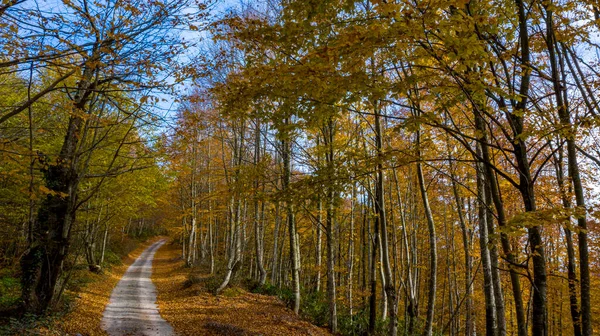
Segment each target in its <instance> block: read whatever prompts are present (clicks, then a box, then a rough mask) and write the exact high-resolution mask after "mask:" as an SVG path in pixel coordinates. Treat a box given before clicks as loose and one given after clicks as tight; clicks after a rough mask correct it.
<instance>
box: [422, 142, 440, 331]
mask: <svg viewBox="0 0 600 336" xmlns="http://www.w3.org/2000/svg"><path fill="white" fill-rule="evenodd" d="M420 145H421V134H420V131H417V151H418V153H417V155H418V159H419V161H417V177H418V179H419V189H420V190H421V198H422V200H423V208H424V210H425V217H426V218H427V228H428V230H429V272H430V276H429V286H428V291H429V296H428V299H427V319H426V322H425V331H424V335H426V336H432V335H433V316H434V311H435V296H436V290H437V288H436V279H437V242H436V234H435V222H434V220H433V214H432V212H431V208H430V206H429V197H428V196H427V189H426V187H425V177H424V176H423V167H422V166H421V149H420Z"/></svg>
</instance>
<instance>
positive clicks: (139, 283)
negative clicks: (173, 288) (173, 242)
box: [102, 240, 175, 336]
mask: <svg viewBox="0 0 600 336" xmlns="http://www.w3.org/2000/svg"><path fill="white" fill-rule="evenodd" d="M164 243H165V240H160V241H158V242H156V243H154V244H152V245H151V246H150V247H148V248H147V249H146V250H145V251H144V252H143V253H142V254H141V255H140V256H139V258H137V259H136V260H135V262H134V263H133V264H132V265H131V266H129V268H128V269H127V272H125V275H123V278H121V280H120V281H119V283H118V284H117V286H116V287H115V289H114V290H113V291H112V294H111V295H110V302H109V303H108V305H106V308H105V309H104V316H103V318H102V329H103V330H105V331H106V332H107V333H108V334H109V335H110V336H121V335H144V336H155V335H156V336H169V335H174V334H175V333H174V332H173V328H172V327H171V325H169V323H167V321H165V320H164V319H163V318H162V317H161V316H160V314H159V312H158V306H157V305H156V287H155V286H154V284H153V283H152V280H151V278H150V276H151V275H152V259H154V253H155V252H156V250H158V249H159V248H160V247H161V246H162V245H163V244H164Z"/></svg>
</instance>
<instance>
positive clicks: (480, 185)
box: [476, 163, 498, 336]
mask: <svg viewBox="0 0 600 336" xmlns="http://www.w3.org/2000/svg"><path fill="white" fill-rule="evenodd" d="M481 166H482V164H481V163H478V164H477V166H476V170H477V172H476V174H477V198H478V199H479V200H478V202H477V204H478V216H477V217H478V218H477V219H478V222H479V250H480V255H481V264H482V267H483V292H484V297H485V334H486V336H497V325H498V321H497V320H496V303H495V296H494V284H493V282H492V265H491V261H490V251H489V247H488V246H489V238H488V224H487V217H488V216H487V212H488V211H489V210H488V209H487V207H488V206H489V200H488V199H487V198H486V192H485V189H486V188H485V180H484V177H483V167H481Z"/></svg>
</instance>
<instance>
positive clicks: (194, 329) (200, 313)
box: [152, 243, 331, 336]
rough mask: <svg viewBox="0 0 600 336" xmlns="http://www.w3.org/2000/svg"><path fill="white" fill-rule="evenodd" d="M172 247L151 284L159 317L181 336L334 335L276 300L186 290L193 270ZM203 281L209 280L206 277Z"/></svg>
mask: <svg viewBox="0 0 600 336" xmlns="http://www.w3.org/2000/svg"><path fill="white" fill-rule="evenodd" d="M179 253H180V252H179V249H178V248H177V247H175V246H173V245H171V244H169V243H167V244H165V245H163V247H161V248H160V249H159V250H158V252H157V253H156V255H155V257H154V267H153V273H152V281H153V282H154V284H155V285H156V287H157V290H158V306H159V309H160V314H161V316H162V317H163V318H164V319H165V320H167V321H168V322H169V323H170V324H171V325H172V326H173V328H174V329H175V332H177V334H178V335H181V336H186V335H203V336H218V335H236V336H237V335H239V336H242V335H244V336H246V335H247V336H258V335H282V336H283V335H285V336H294V335H298V336H299V335H315V336H317V335H319V336H320V335H331V334H330V333H328V332H327V331H326V330H325V329H322V328H319V327H316V326H314V325H312V324H310V323H308V322H306V321H303V320H301V319H300V318H299V317H298V316H296V315H295V314H294V312H293V311H291V310H290V309H288V308H286V307H285V305H284V304H283V303H282V302H280V301H279V300H278V299H277V298H275V297H273V296H267V295H260V294H253V293H248V292H245V291H243V290H238V291H237V292H236V295H235V296H234V297H228V296H224V295H221V296H214V295H213V294H211V293H208V292H207V291H206V290H204V289H203V287H202V285H201V284H194V285H192V286H190V287H188V288H184V282H185V281H186V279H187V275H188V274H189V269H186V268H184V267H183V261H182V260H180V259H179V258H178V257H179ZM205 277H208V276H207V275H206V276H205Z"/></svg>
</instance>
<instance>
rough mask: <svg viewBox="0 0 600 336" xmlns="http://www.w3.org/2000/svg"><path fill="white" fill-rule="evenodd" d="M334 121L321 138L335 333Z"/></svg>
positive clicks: (331, 315) (329, 289)
mask: <svg viewBox="0 0 600 336" xmlns="http://www.w3.org/2000/svg"><path fill="white" fill-rule="evenodd" d="M334 127H335V126H334V123H333V118H331V117H329V119H328V120H327V123H326V125H325V126H324V129H323V140H324V145H325V147H326V155H325V161H326V170H327V171H326V176H327V185H326V189H327V197H326V202H327V214H326V240H327V299H328V300H327V302H328V304H329V328H330V329H331V332H333V333H337V327H338V326H337V297H336V294H337V293H336V280H335V251H334V249H335V246H336V242H335V240H336V239H335V233H334V223H335V196H336V192H335V185H334V184H335V179H334V174H335V170H334V169H335V167H334V164H335V162H334V151H333V140H334Z"/></svg>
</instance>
